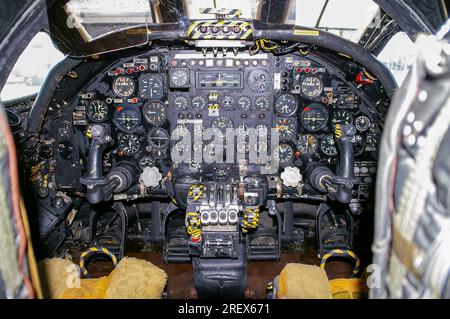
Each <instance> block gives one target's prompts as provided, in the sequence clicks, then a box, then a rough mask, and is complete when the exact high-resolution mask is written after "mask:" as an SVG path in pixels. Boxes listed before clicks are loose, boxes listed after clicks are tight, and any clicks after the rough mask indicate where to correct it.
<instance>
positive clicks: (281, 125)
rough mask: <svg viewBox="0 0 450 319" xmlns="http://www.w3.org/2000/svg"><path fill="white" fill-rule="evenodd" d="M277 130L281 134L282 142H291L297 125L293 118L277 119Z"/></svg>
mask: <svg viewBox="0 0 450 319" xmlns="http://www.w3.org/2000/svg"><path fill="white" fill-rule="evenodd" d="M275 129H276V130H277V131H278V132H279V134H280V140H290V139H293V138H294V135H295V131H296V123H295V121H294V119H292V118H284V119H277V120H275Z"/></svg>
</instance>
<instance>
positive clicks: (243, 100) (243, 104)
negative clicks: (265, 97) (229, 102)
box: [237, 96, 252, 111]
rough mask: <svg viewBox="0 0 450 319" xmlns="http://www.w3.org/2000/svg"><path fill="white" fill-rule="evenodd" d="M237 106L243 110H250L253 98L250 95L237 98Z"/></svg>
mask: <svg viewBox="0 0 450 319" xmlns="http://www.w3.org/2000/svg"><path fill="white" fill-rule="evenodd" d="M237 106H238V108H239V109H240V110H241V111H248V110H250V107H251V106H252V100H251V99H250V98H249V97H248V96H241V97H240V98H238V100H237Z"/></svg>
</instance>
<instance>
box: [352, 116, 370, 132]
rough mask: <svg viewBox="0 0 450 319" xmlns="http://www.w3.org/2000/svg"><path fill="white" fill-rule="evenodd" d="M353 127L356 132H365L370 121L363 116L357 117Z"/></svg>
mask: <svg viewBox="0 0 450 319" xmlns="http://www.w3.org/2000/svg"><path fill="white" fill-rule="evenodd" d="M355 126H356V129H357V130H358V131H360V132H365V131H367V130H368V129H369V127H370V119H369V118H368V117H367V116H365V115H361V116H358V117H357V118H356V120H355Z"/></svg>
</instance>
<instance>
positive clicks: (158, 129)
mask: <svg viewBox="0 0 450 319" xmlns="http://www.w3.org/2000/svg"><path fill="white" fill-rule="evenodd" d="M156 131H162V132H163V133H164V134H165V135H166V137H167V142H166V143H164V145H157V144H155V143H154V142H153V141H152V138H151V137H152V135H153V134H154V133H155V132H156ZM147 142H148V145H149V146H151V147H152V148H153V149H155V150H158V151H161V150H165V149H167V148H168V147H169V146H170V135H169V133H168V132H167V131H166V130H165V129H163V128H161V127H154V128H152V129H151V130H150V131H149V132H148V134H147Z"/></svg>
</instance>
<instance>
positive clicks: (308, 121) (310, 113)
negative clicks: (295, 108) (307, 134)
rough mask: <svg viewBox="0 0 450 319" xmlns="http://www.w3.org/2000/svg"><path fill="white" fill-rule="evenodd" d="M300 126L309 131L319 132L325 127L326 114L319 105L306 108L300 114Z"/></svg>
mask: <svg viewBox="0 0 450 319" xmlns="http://www.w3.org/2000/svg"><path fill="white" fill-rule="evenodd" d="M300 118H301V122H302V125H303V126H304V127H305V128H306V129H307V130H309V131H312V132H316V131H320V130H321V129H323V128H324V127H325V126H326V125H327V121H328V112H327V110H326V109H325V108H324V107H322V106H319V105H316V106H314V105H313V106H309V107H306V108H305V109H304V110H303V112H302V114H301V117H300Z"/></svg>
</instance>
